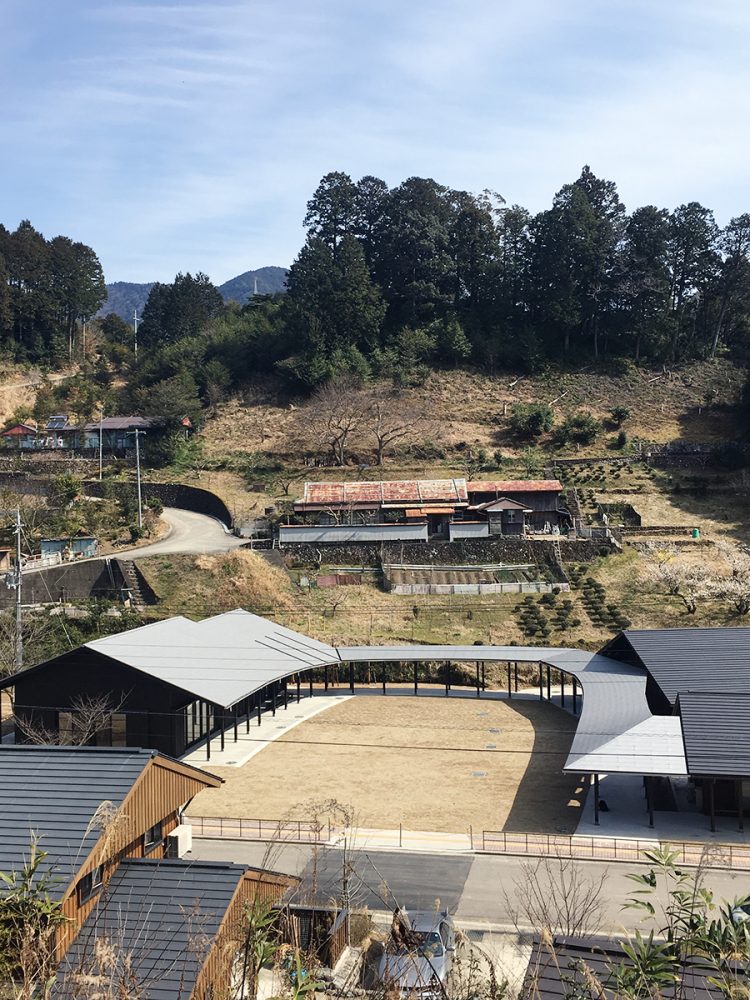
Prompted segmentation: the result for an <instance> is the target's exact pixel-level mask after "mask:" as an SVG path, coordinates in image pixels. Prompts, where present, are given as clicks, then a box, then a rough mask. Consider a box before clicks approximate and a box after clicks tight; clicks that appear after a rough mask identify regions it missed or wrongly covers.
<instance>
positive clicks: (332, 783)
mask: <svg viewBox="0 0 750 1000" xmlns="http://www.w3.org/2000/svg"><path fill="white" fill-rule="evenodd" d="M574 731H575V720H574V719H573V718H571V716H569V715H568V714H567V713H565V712H563V711H562V710H561V709H559V708H555V707H554V706H552V705H549V704H547V703H546V702H539V701H533V700H528V701H527V700H517V701H511V702H506V701H499V700H494V699H493V700H491V699H482V700H475V699H469V698H435V697H422V698H414V697H399V696H391V695H388V696H387V697H386V698H379V697H377V696H368V695H363V696H355V697H354V698H350V699H348V700H346V701H343V702H340V703H339V704H337V705H334V706H333V707H332V708H330V709H327V710H326V711H324V712H321V713H320V714H319V715H317V716H314V717H313V718H311V719H308V720H307V721H305V722H302V723H300V724H299V725H298V726H297V727H296V728H294V729H292V730H291V731H289V732H288V733H286V734H284V735H283V736H282V738H281V739H280V740H278V741H276V742H274V743H271V744H270V745H269V746H268V747H266V748H264V749H263V750H262V751H261V752H260V753H258V754H256V755H255V756H254V757H252V758H251V759H250V760H249V761H248V762H247V763H246V764H244V765H243V766H242V767H211V768H210V770H212V771H214V772H215V773H216V774H218V775H220V776H221V777H222V778H223V779H224V782H225V783H224V784H223V785H222V787H221V788H217V789H207V790H206V791H203V792H201V793H200V794H199V795H198V796H197V797H196V799H195V800H194V802H193V803H192V805H191V807H190V809H189V812H190V813H191V814H192V815H195V816H225V817H248V818H255V819H272V820H275V819H282V818H286V817H294V818H295V819H304V818H305V817H306V812H305V810H304V809H303V808H302V804H303V803H304V802H305V801H306V800H313V801H315V802H320V801H322V800H324V799H330V798H334V799H337V800H338V801H339V802H341V803H345V804H347V805H350V806H352V807H353V808H354V811H355V815H356V824H357V825H358V826H360V827H365V828H371V829H394V828H397V827H398V825H399V823H401V824H403V827H404V829H406V830H440V831H447V832H454V833H458V832H461V833H463V832H465V831H467V830H468V828H469V826H472V827H473V828H474V830H475V831H477V830H482V829H485V830H509V831H510V830H515V831H525V832H544V833H572V832H573V831H574V830H575V827H576V825H577V823H578V818H579V815H580V805H581V798H582V793H583V787H584V786H583V783H582V782H581V781H580V780H579V779H578V778H577V777H576V776H573V775H564V774H563V773H562V766H563V763H564V761H565V758H566V756H567V753H568V750H569V748H570V743H571V740H572V737H573V733H574Z"/></svg>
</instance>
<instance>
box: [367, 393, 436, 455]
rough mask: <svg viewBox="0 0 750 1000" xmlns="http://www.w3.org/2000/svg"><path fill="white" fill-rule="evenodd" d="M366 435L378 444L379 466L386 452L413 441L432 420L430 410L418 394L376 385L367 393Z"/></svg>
mask: <svg viewBox="0 0 750 1000" xmlns="http://www.w3.org/2000/svg"><path fill="white" fill-rule="evenodd" d="M365 403H366V407H367V420H366V427H365V433H366V436H367V437H368V438H369V439H371V440H372V441H374V443H375V457H376V462H377V464H378V465H382V464H383V458H384V456H385V452H386V451H387V450H388V449H389V448H392V447H393V446H394V445H396V444H398V443H399V442H402V441H408V440H413V439H414V437H415V436H416V434H417V433H418V432H419V431H420V430H424V428H425V427H426V425H427V423H428V418H427V413H426V411H425V409H424V407H423V406H422V405H421V404H420V402H419V401H418V400H417V399H415V397H414V396H413V395H412V396H409V395H406V394H405V393H403V392H399V391H398V390H396V389H389V388H381V387H378V388H372V389H370V390H368V391H367V392H366V393H365Z"/></svg>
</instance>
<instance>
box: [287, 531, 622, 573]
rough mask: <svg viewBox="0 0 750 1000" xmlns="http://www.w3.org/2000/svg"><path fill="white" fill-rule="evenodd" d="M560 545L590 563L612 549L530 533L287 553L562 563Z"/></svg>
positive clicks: (360, 559) (298, 560) (571, 557)
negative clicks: (513, 535) (521, 536)
mask: <svg viewBox="0 0 750 1000" xmlns="http://www.w3.org/2000/svg"><path fill="white" fill-rule="evenodd" d="M556 544H559V546H560V553H561V555H562V561H563V562H564V563H566V562H588V561H590V560H591V559H593V558H595V557H596V556H598V555H601V553H602V551H606V552H610V551H612V545H611V543H610V542H608V541H606V540H604V539H587V540H577V541H567V540H559V541H558V542H557V543H556V542H555V541H554V540H552V539H550V540H547V539H526V538H498V537H495V538H486V539H484V538H483V539H462V540H461V541H455V542H428V543H424V542H421V543H413V544H410V543H408V542H403V543H402V542H385V543H383V544H381V545H361V544H358V545H285V546H284V548H283V553H284V556H285V557H289V558H290V559H291V560H292V562H293V564H296V565H300V566H310V565H319V564H320V563H325V564H326V565H328V566H380V565H382V564H386V565H387V564H389V563H411V564H418V565H422V564H425V563H439V564H441V565H456V566H459V565H465V564H470V565H482V564H485V563H535V564H536V565H538V566H551V565H555V564H556V563H557V554H556V552H555V547H556Z"/></svg>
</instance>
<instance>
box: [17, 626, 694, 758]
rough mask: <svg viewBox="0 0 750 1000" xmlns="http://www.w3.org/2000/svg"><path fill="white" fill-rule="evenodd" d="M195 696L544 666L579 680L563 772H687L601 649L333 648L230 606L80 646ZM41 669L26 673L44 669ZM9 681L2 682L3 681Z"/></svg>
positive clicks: (230, 697)
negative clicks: (399, 668)
mask: <svg viewBox="0 0 750 1000" xmlns="http://www.w3.org/2000/svg"><path fill="white" fill-rule="evenodd" d="M86 648H87V649H90V650H92V651H95V652H97V653H101V654H103V655H105V656H108V657H110V658H111V659H113V660H116V661H119V662H120V663H124V664H126V665H128V666H130V667H132V668H134V669H136V670H141V671H143V672H144V673H147V674H149V675H150V676H152V677H156V678H158V679H159V680H162V681H164V682H165V683H167V684H171V685H173V686H174V687H177V688H180V689H181V690H183V691H185V692H186V693H188V694H191V695H193V696H194V697H196V698H203V699H205V700H206V701H209V702H212V703H213V704H216V705H221V706H224V707H227V708H229V707H231V706H233V705H236V704H237V703H238V702H240V701H242V700H243V699H244V698H247V697H249V696H250V695H252V694H254V693H255V692H256V691H258V690H259V689H261V688H263V687H265V686H266V685H268V684H271V683H272V682H274V681H280V680H283V679H284V678H286V677H289V676H291V675H293V674H296V673H299V672H300V671H303V670H307V669H309V668H311V667H322V666H326V665H331V664H337V663H339V664H340V663H341V662H345V663H349V662H355V663H356V662H368V661H369V662H373V663H375V662H378V663H382V662H390V661H394V662H397V661H401V662H414V661H434V660H452V661H454V662H469V663H474V662H477V661H482V660H484V661H496V662H497V661H499V662H508V661H509V662H513V661H516V662H525V663H544V664H549V665H550V666H552V667H554V668H557V669H559V670H562V671H564V672H565V673H567V674H569V675H570V676H572V677H575V678H576V679H577V680H578V682H579V683H580V685H581V688H582V690H583V694H584V697H583V700H582V709H581V714H580V716H579V719H578V726H577V729H576V734H575V737H574V739H573V744H572V747H571V751H570V754H569V756H568V760H567V761H566V764H565V770H568V771H580V772H589V773H591V772H601V773H607V772H625V773H636V774H659V775H667V774H669V775H684V774H687V768H686V764H685V752H684V747H683V744H682V736H681V729H680V723H679V719H678V718H675V717H672V716H653V715H652V714H651V711H650V709H649V706H648V702H647V700H646V680H647V676H648V675H647V672H646V670H645V669H644V668H643V667H642V666H640V665H630V664H627V663H622V662H620V661H619V660H615V659H613V658H611V657H609V656H604V655H602V654H601V653H590V652H587V651H586V650H581V649H566V648H561V649H557V648H554V647H542V646H484V645H482V646H425V645H423V646H348V647H341V648H338V649H337V648H334V647H333V646H329V645H327V644H326V643H323V642H318V641H317V640H316V639H310V638H308V637H307V636H305V635H302V634H300V633H299V632H294V631H293V630H292V629H288V628H284V627H283V626H281V625H277V624H276V622H273V621H269V620H268V619H265V618H261V617H259V616H258V615H254V614H251V613H249V612H247V611H243V610H240V609H238V610H236V611H231V612H229V613H227V614H222V615H215V616H214V617H212V618H206V619H204V620H203V621H200V622H193V621H190V620H189V619H188V618H182V617H176V618H170V619H167V620H166V621H162V622H156V623H154V624H152V625H145V626H143V627H141V628H137V629H133V630H132V631H130V632H123V633H120V634H119V635H112V636H107V637H105V638H103V639H97V640H95V641H93V642H89V643H86ZM44 667H45V665H44V664H40V666H39V667H35V668H32V670H39V669H44ZM9 683H13V678H8V679H6V680H5V681H4V682H2V684H0V686H7V685H8V684H9Z"/></svg>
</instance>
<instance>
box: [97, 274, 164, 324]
mask: <svg viewBox="0 0 750 1000" xmlns="http://www.w3.org/2000/svg"><path fill="white" fill-rule="evenodd" d="M153 287H154V282H153V281H147V282H146V283H145V284H143V285H138V284H136V283H135V282H134V281H113V282H112V284H111V285H107V301H106V302H105V303H104V305H103V306H102V307H101V309H100V310H99V312H98V313H97V314H96V315H97V316H108V315H109V313H117V315H118V316H120V317H121V318H122V319H124V320H126V321H127V322H128V323H129V322H130V321H131V320H132V319H133V310H134V309H137V310H138V315H139V316H140V314H141V313H142V312H143V307H144V306H145V304H146V299H147V298H148V293H149V292H150V291H151V289H152V288H153Z"/></svg>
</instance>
